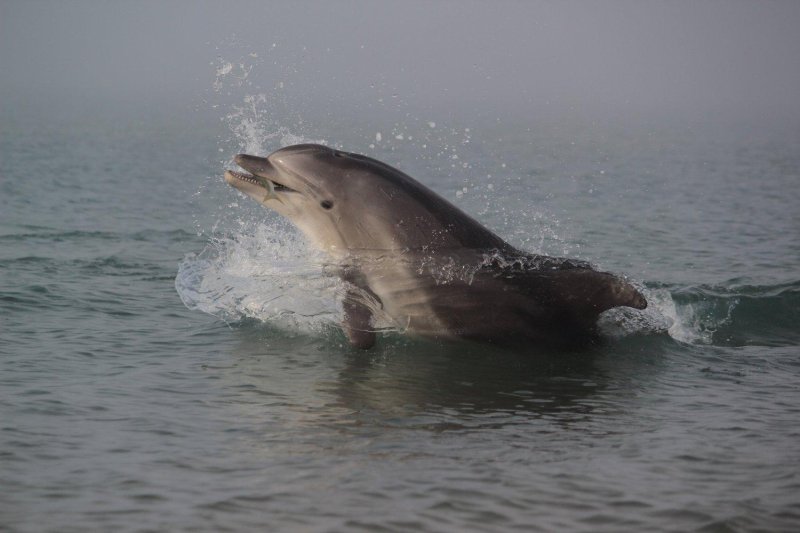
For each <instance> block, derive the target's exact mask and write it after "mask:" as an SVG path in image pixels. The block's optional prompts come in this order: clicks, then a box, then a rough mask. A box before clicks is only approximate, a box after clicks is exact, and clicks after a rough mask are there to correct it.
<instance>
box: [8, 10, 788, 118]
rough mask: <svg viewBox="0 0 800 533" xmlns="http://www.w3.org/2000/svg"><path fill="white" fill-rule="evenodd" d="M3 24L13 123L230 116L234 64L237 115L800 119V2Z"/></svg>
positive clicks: (93, 16) (36, 16)
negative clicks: (58, 110) (256, 107)
mask: <svg viewBox="0 0 800 533" xmlns="http://www.w3.org/2000/svg"><path fill="white" fill-rule="evenodd" d="M0 21H2V22H0V24H2V31H0V43H1V46H0V66H2V70H3V72H4V75H3V77H2V81H0V93H1V94H2V95H3V100H4V101H6V104H7V105H12V104H11V103H10V102H20V101H23V102H28V103H30V104H31V105H36V103H37V102H45V101H48V100H52V99H53V98H54V97H55V98H58V97H63V98H65V99H68V98H71V97H74V96H81V97H83V98H85V99H89V100H91V99H97V100H98V101H104V100H105V101H133V102H136V101H145V102H158V101H170V102H175V101H183V102H186V103H187V105H189V104H192V103H194V104H196V103H198V102H203V101H205V100H206V99H207V98H208V96H209V95H211V96H213V97H215V98H217V100H218V101H224V100H225V99H226V98H227V97H228V95H227V94H225V92H224V91H222V92H219V91H218V92H217V93H216V94H215V93H214V91H213V89H212V87H213V85H214V82H215V79H216V78H215V77H216V76H217V74H218V71H219V69H220V68H221V65H223V64H224V63H226V62H231V64H232V66H233V68H234V69H239V68H240V67H239V65H240V64H241V65H243V67H244V69H242V71H241V72H240V73H239V75H240V82H241V85H242V88H241V90H240V91H239V92H236V93H235V94H231V95H230V99H231V100H232V101H235V100H237V99H240V96H241V94H252V93H266V94H268V95H271V96H275V97H280V98H282V99H283V100H284V101H285V104H286V107H288V108H292V107H296V108H302V107H307V106H317V107H324V106H329V107H336V106H339V105H341V106H343V107H352V108H354V109H356V110H357V109H359V107H361V108H364V109H365V110H367V109H370V108H372V109H379V110H380V109H386V110H389V111H392V112H397V111H398V110H399V111H402V110H403V109H436V108H455V109H459V108H469V109H478V110H485V111H487V112H488V113H490V114H491V113H492V112H494V111H497V112H498V113H507V114H508V113H511V114H513V113H515V112H531V111H542V110H545V111H550V112H553V113H556V114H558V113H561V112H565V113H577V114H581V113H589V114H590V113H594V112H599V111H604V110H612V111H613V112H616V111H622V112H628V113H633V114H637V113H645V114H646V113H678V114H685V115H692V114H697V113H704V112H717V113H723V114H729V115H736V114H737V113H743V114H753V113H755V114H766V115H770V116H780V117H784V118H787V117H789V118H792V119H794V118H797V117H800V101H799V99H798V98H797V95H798V94H800V68H798V66H797V57H800V34H798V32H797V27H798V26H800V3H796V2H763V3H746V2H716V1H704V2H692V3H667V2H628V1H611V2H602V3H580V2H533V3H515V2H508V3H501V4H496V3H492V4H484V3H472V2H467V3H462V2H458V3H456V2H438V3H435V4H429V3H420V2H410V3H409V2H405V3H402V4H396V3H366V2H352V1H348V2H336V3H315V2H309V3H292V4H286V3H276V4H274V5H265V4H263V3H261V2H233V3H230V4H229V3H225V4H221V3H212V2H166V3H157V2H141V3H140V2H137V3H121V4H118V3H104V2H96V1H84V2H69V3H59V2H36V3H32V2H8V1H6V2H3V3H0ZM245 74H246V76H245ZM232 75H234V76H236V75H237V72H233V73H232ZM14 105H16V104H14Z"/></svg>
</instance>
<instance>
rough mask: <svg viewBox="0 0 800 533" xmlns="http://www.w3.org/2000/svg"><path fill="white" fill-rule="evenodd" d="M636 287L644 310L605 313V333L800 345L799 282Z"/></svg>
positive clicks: (692, 341) (736, 343) (730, 343)
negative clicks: (640, 295)
mask: <svg viewBox="0 0 800 533" xmlns="http://www.w3.org/2000/svg"><path fill="white" fill-rule="evenodd" d="M640 289H641V290H642V292H643V293H644V295H645V297H646V298H647V301H648V303H649V305H648V308H647V309H645V310H643V311H634V310H631V309H627V308H617V309H612V310H610V311H608V312H606V313H604V314H603V316H602V317H601V320H600V326H601V329H602V331H603V332H604V333H605V334H607V335H609V336H611V337H624V336H627V335H631V334H668V335H669V336H670V337H672V338H673V339H675V340H677V341H679V342H683V343H687V344H708V345H720V346H745V345H758V346H787V345H788V346H793V345H797V344H800V331H798V328H797V324H798V322H799V321H800V281H795V282H790V283H783V284H776V285H765V286H756V285H740V284H737V283H736V282H735V281H731V282H728V283H724V284H721V285H698V286H690V287H664V286H657V285H656V286H650V287H640Z"/></svg>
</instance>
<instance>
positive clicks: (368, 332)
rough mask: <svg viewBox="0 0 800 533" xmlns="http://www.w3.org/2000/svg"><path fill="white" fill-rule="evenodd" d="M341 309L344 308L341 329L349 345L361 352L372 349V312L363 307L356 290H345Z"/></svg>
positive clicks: (373, 334) (361, 298) (373, 342)
mask: <svg viewBox="0 0 800 533" xmlns="http://www.w3.org/2000/svg"><path fill="white" fill-rule="evenodd" d="M342 307H343V308H344V320H343V321H342V329H343V330H344V332H345V334H346V335H347V338H348V339H350V344H352V345H353V346H355V347H356V348H361V349H362V350H367V349H369V348H372V346H373V345H374V344H375V331H374V330H373V327H372V311H370V310H369V307H367V306H366V305H364V303H363V297H362V295H361V294H359V293H358V289H347V292H346V293H345V296H344V301H343V302H342Z"/></svg>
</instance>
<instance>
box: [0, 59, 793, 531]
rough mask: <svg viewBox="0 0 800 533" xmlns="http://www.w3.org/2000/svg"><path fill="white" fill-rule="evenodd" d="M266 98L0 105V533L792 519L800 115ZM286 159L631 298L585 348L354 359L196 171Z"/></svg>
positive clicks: (322, 293)
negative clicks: (434, 196) (597, 277)
mask: <svg viewBox="0 0 800 533" xmlns="http://www.w3.org/2000/svg"><path fill="white" fill-rule="evenodd" d="M224 74H225V73H224V72H222V73H221V74H220V75H224ZM270 101H271V100H270V96H269V95H263V94H243V95H241V97H240V98H239V97H237V98H235V101H234V102H233V103H232V104H230V105H220V106H203V105H195V106H188V105H183V106H180V105H178V106H176V105H172V104H167V103H164V104H163V105H161V106H158V105H156V106H152V105H151V106H144V105H140V104H137V103H130V102H129V103H124V102H113V103H100V104H98V103H97V102H92V103H91V104H90V103H87V102H77V103H76V102H53V103H51V104H50V105H49V106H48V107H46V108H41V107H39V106H29V105H28V106H26V105H19V106H5V107H4V108H3V117H2V137H1V138H0V143H1V144H0V155H1V156H2V158H1V159H0V321H1V322H0V529H9V530H14V531H86V530H105V531H112V530H142V531H144V530H147V531H179V530H192V531H195V530H207V531H239V530H282V531H284V530H301V531H327V530H338V531H358V530H369V531H374V530H383V531H411V530H413V531H462V530H478V531H481V530H484V531H496V530H499V529H519V530H524V531H535V530H542V531H554V530H555V531H558V530H586V531H643V530H676V531H677V530H679V531H685V530H697V529H702V530H703V531H733V530H765V531H778V530H786V531H789V530H796V529H797V527H798V525H799V524H800V496H798V495H800V467H799V466H798V465H800V385H799V383H800V380H798V378H799V377H800V350H799V349H798V346H799V345H800V328H799V327H798V322H799V321H800V218H799V217H798V213H800V210H798V205H800V129H799V128H798V127H797V124H792V123H791V122H789V123H776V122H772V121H765V122H759V121H758V120H755V121H746V120H742V121H737V120H732V119H731V120H728V119H724V120H723V119H720V120H715V119H707V120H706V119H701V118H698V117H690V118H685V119H680V118H674V117H673V118H671V119H670V118H668V117H654V118H651V119H644V118H642V119H638V120H633V119H631V120H623V119H618V118H616V117H608V118H605V119H604V118H600V119H591V120H590V119H586V118H582V117H575V116H571V117H561V118H560V117H548V118H544V119H541V120H540V119H538V118H537V117H536V116H531V117H522V116H518V117H506V118H504V119H502V120H501V119H499V118H495V117H491V118H489V117H486V116H481V115H479V114H478V115H469V114H468V113H465V114H459V113H455V112H454V113H450V114H446V115H444V116H439V115H436V116H433V115H431V114H430V113H426V112H424V111H420V112H414V111H413V110H412V111H408V110H404V113H403V114H402V116H401V117H400V118H397V119H396V120H394V119H393V120H391V121H386V120H384V119H383V118H382V117H381V116H380V114H379V113H377V112H375V110H373V111H372V112H369V113H368V112H365V113H363V114H360V113H358V112H355V111H353V112H348V113H347V114H346V118H343V117H344V114H342V113H325V112H319V113H316V112H314V111H312V110H308V111H306V113H305V115H304V116H303V117H302V119H300V118H298V117H297V116H288V115H287V116H283V117H281V118H276V117H275V116H273V115H271V114H270V107H269V106H270ZM370 113H372V114H370ZM723 118H724V117H723ZM296 142H323V143H326V144H329V145H331V146H336V147H339V148H342V149H345V150H348V151H353V152H359V153H364V154H367V155H369V156H372V157H376V158H378V159H381V160H383V161H386V162H387V163H389V164H391V165H393V166H396V167H398V168H400V169H401V170H403V171H405V172H406V173H408V174H410V175H412V176H414V177H416V178H417V179H419V180H420V181H421V182H423V183H425V184H426V185H427V186H429V187H430V188H432V189H433V190H435V191H436V192H438V193H439V194H441V195H442V196H444V197H445V198H447V199H448V200H450V201H451V202H453V203H455V204H456V205H458V206H459V207H460V208H462V209H463V210H464V211H466V212H467V213H469V214H470V215H472V216H473V217H475V218H477V219H478V220H480V221H481V222H482V223H484V224H485V225H486V226H487V227H489V228H491V229H492V230H494V231H495V232H496V233H498V234H499V235H501V236H502V237H504V238H505V239H507V240H508V241H509V242H511V243H512V244H514V245H516V246H518V247H520V248H523V249H526V250H528V251H531V252H536V253H545V254H548V255H557V256H571V257H576V258H580V259H583V260H588V261H591V262H593V263H594V264H595V265H596V266H597V267H598V268H600V269H603V270H606V271H611V272H616V273H620V274H624V275H626V276H627V277H628V279H629V280H631V281H632V282H633V283H635V284H637V285H638V286H640V287H641V288H642V290H643V292H644V294H646V296H647V299H648V301H649V303H650V306H649V308H648V309H647V310H645V311H642V312H638V311H632V310H628V311H624V310H617V311H613V312H611V313H608V314H606V315H604V316H603V318H602V321H601V322H602V328H603V331H604V336H605V342H604V343H603V344H602V345H601V346H598V347H596V348H592V349H589V350H587V351H583V352H579V353H553V354H550V355H548V354H541V352H537V355H533V354H531V353H526V352H525V351H524V350H522V351H517V352H507V351H501V350H496V349H493V348H491V347H487V346H481V345H471V344H447V345H442V344H438V343H435V342H425V341H420V340H414V339H410V338H407V337H405V336H403V335H402V333H401V332H392V331H389V332H385V333H383V334H381V335H380V336H379V340H378V344H377V346H376V347H375V348H374V349H372V350H370V351H364V352H362V351H358V350H355V349H352V348H350V347H349V346H348V344H347V342H346V339H345V337H344V335H343V334H342V333H341V331H340V330H339V328H338V326H337V323H338V320H339V317H340V314H341V308H340V306H339V303H338V301H337V294H338V293H339V292H340V287H339V283H340V282H339V281H338V279H337V278H336V277H335V276H333V275H332V274H331V271H330V268H329V265H328V262H327V261H328V260H327V258H325V257H324V256H322V255H321V254H320V253H319V252H317V251H316V250H314V249H312V248H311V247H310V246H309V245H308V244H307V243H306V242H305V240H304V239H303V238H302V236H301V235H300V234H299V233H298V232H297V231H296V230H295V229H294V228H293V227H292V226H291V225H290V224H288V223H287V222H286V221H284V220H282V219H280V218H279V217H277V216H276V215H274V214H273V213H270V212H268V211H267V210H266V209H263V208H262V207H261V206H258V205H257V204H255V202H253V201H252V200H250V199H249V198H246V197H244V196H243V195H241V194H239V193H237V192H236V191H234V190H233V189H231V188H230V187H228V186H227V185H225V184H224V182H223V180H222V173H223V171H224V169H225V168H231V165H232V163H231V162H230V158H231V157H232V156H233V155H234V154H235V153H237V152H239V151H246V152H249V153H254V154H257V155H265V154H267V153H269V152H271V151H272V150H275V149H277V148H280V147H281V146H284V145H287V144H293V143H296ZM365 208H368V206H365ZM487 305H491V302H487Z"/></svg>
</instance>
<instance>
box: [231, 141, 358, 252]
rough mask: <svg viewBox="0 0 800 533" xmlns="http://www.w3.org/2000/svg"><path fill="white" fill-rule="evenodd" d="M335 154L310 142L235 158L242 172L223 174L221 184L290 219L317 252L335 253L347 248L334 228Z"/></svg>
mask: <svg viewBox="0 0 800 533" xmlns="http://www.w3.org/2000/svg"><path fill="white" fill-rule="evenodd" d="M339 154H340V152H338V151H336V150H333V149H331V148H328V147H327V146H322V145H316V144H299V145H295V146H289V147H286V148H282V149H280V150H278V151H276V152H273V153H272V154H270V155H269V156H268V157H257V156H253V155H247V154H239V155H237V156H236V157H235V158H234V161H235V162H236V164H237V165H239V166H240V167H241V168H243V169H244V170H246V171H247V173H243V172H235V171H232V170H228V171H226V172H225V181H226V182H227V183H228V184H229V185H231V186H232V187H234V188H236V189H239V190H240V191H242V192H244V193H245V194H247V195H248V196H250V197H251V198H253V199H254V200H256V201H257V202H259V203H260V204H262V205H264V206H265V207H268V208H270V209H272V210H274V211H276V212H277V213H279V214H281V215H283V216H284V217H286V218H288V219H289V220H291V221H292V222H293V223H294V224H295V225H296V226H297V227H298V228H300V230H302V231H303V233H305V234H306V235H307V236H308V237H309V238H310V239H311V240H312V241H313V242H314V243H315V244H317V245H318V246H319V247H320V248H323V249H326V250H327V251H329V252H332V253H336V251H337V250H340V249H345V248H346V246H347V243H346V242H345V241H344V239H343V236H342V235H341V232H340V231H338V228H337V226H336V224H335V220H336V219H337V218H338V217H339V216H340V215H339V213H340V211H341V208H342V206H341V204H340V201H339V200H341V198H340V197H341V191H340V190H337V187H336V182H337V181H339V180H337V179H336V176H337V175H338V174H339V172H338V167H339V166H340V165H337V162H338V159H340V157H341V156H340V155H339Z"/></svg>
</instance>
